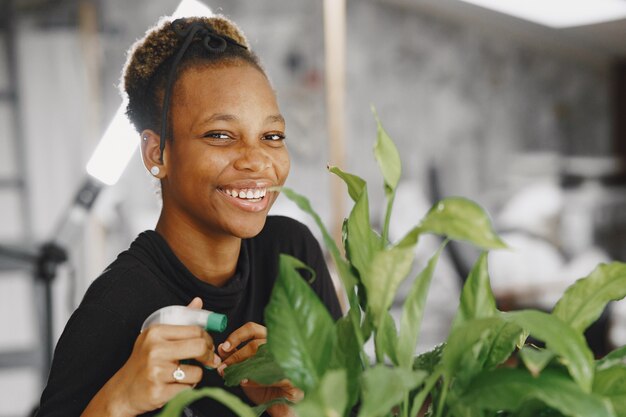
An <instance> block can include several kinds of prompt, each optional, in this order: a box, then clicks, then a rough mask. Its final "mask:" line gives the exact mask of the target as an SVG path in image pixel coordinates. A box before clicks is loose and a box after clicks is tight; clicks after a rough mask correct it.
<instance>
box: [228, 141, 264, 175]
mask: <svg viewBox="0 0 626 417" xmlns="http://www.w3.org/2000/svg"><path fill="white" fill-rule="evenodd" d="M271 165H272V161H271V159H270V157H269V155H267V153H266V152H265V151H264V150H263V149H261V148H260V147H258V146H245V147H243V149H241V151H240V153H239V155H238V157H237V159H236V160H235V163H234V167H235V169H238V170H240V171H252V172H261V171H264V170H265V169H267V168H269V167H270V166H271Z"/></svg>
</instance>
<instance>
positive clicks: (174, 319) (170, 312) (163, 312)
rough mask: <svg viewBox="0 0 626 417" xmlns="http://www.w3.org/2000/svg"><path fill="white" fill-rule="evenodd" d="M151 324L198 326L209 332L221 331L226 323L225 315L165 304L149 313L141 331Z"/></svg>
mask: <svg viewBox="0 0 626 417" xmlns="http://www.w3.org/2000/svg"><path fill="white" fill-rule="evenodd" d="M153 324H177V325H183V326H190V325H195V326H200V327H202V328H203V329H205V330H206V331H209V332H223V331H224V330H225V329H226V325H227V324H228V319H227V318H226V316H225V315H223V314H219V313H214V312H212V311H208V310H200V309H197V308H190V307H185V306H167V307H163V308H160V309H158V310H157V311H155V312H154V313H152V314H150V316H148V318H147V319H146V321H144V322H143V325H142V326H141V331H142V332H143V331H144V330H145V329H147V328H148V327H150V326H152V325H153Z"/></svg>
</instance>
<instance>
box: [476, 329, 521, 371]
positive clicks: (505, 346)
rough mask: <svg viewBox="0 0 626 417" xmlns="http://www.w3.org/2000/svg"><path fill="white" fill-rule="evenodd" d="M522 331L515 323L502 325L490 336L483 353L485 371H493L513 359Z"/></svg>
mask: <svg viewBox="0 0 626 417" xmlns="http://www.w3.org/2000/svg"><path fill="white" fill-rule="evenodd" d="M521 333H522V329H521V328H520V327H519V326H518V325H516V324H514V323H509V322H506V323H501V324H499V325H497V326H496V328H495V329H494V330H493V331H492V332H491V333H490V334H489V336H488V337H487V339H486V340H485V343H484V346H483V349H482V351H481V355H480V360H481V363H483V364H484V369H492V368H494V367H496V366H497V365H500V364H502V363H503V362H505V361H506V360H507V359H509V358H510V357H511V354H512V353H513V351H514V350H515V346H516V345H517V341H518V340H519V337H520V334H521Z"/></svg>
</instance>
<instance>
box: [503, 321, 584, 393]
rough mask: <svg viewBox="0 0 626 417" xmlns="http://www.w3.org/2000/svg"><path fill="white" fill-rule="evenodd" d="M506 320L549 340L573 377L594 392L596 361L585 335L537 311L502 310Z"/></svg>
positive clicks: (548, 342)
mask: <svg viewBox="0 0 626 417" xmlns="http://www.w3.org/2000/svg"><path fill="white" fill-rule="evenodd" d="M501 315H502V317H503V318H505V319H506V320H507V321H510V322H512V323H515V324H517V325H518V326H520V327H521V328H523V329H525V330H528V331H529V332H530V334H531V335H532V336H534V337H536V338H537V339H539V340H543V341H544V342H545V343H546V347H547V348H548V349H549V350H551V351H552V352H554V353H556V354H557V355H558V356H559V357H560V359H561V361H562V362H563V363H564V365H565V366H566V367H567V369H568V370H569V372H570V374H571V375H572V378H574V380H575V381H576V382H577V383H578V384H579V385H580V387H581V388H582V389H583V390H584V391H585V392H590V391H591V384H592V382H593V373H594V363H593V355H592V354H591V350H589V347H588V346H587V343H586V341H585V338H584V337H583V335H582V334H581V333H579V332H577V331H575V330H574V329H572V328H571V327H570V326H569V325H568V324H566V323H565V322H563V321H562V320H561V319H559V318H558V317H555V316H553V315H551V314H547V313H544V312H542V311H536V310H523V311H516V312H512V313H501Z"/></svg>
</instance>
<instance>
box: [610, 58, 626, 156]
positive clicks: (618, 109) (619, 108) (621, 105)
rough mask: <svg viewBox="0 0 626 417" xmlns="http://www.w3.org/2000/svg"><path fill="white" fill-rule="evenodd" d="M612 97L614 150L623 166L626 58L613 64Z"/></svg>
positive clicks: (624, 150)
mask: <svg viewBox="0 0 626 417" xmlns="http://www.w3.org/2000/svg"><path fill="white" fill-rule="evenodd" d="M611 75H612V80H611V98H612V108H613V114H612V119H613V123H612V125H613V126H612V127H613V150H614V152H615V154H617V155H619V157H620V159H621V163H622V168H624V166H625V165H626V58H620V59H617V60H616V61H615V62H614V63H613V66H612V74H611Z"/></svg>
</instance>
